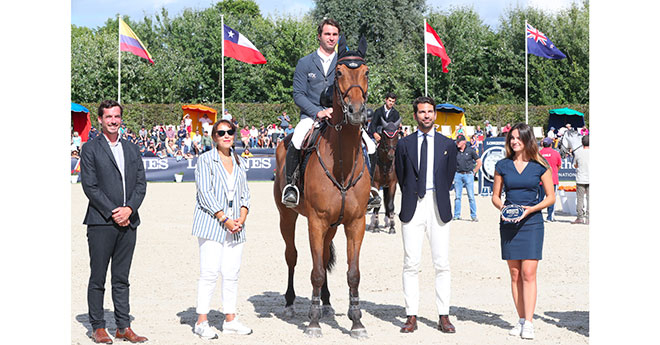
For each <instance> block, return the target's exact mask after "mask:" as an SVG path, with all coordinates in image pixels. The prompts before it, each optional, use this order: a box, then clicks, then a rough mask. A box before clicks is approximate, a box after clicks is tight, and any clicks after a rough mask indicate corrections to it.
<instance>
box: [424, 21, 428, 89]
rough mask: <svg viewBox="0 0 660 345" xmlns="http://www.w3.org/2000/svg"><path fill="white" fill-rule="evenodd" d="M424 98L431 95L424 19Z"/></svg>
mask: <svg viewBox="0 0 660 345" xmlns="http://www.w3.org/2000/svg"><path fill="white" fill-rule="evenodd" d="M423 35H424V96H428V95H429V81H428V71H427V68H428V65H427V61H426V59H427V56H426V55H427V54H428V51H427V47H426V18H424V34H423Z"/></svg>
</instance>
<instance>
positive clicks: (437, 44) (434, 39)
mask: <svg viewBox="0 0 660 345" xmlns="http://www.w3.org/2000/svg"><path fill="white" fill-rule="evenodd" d="M424 44H426V51H427V52H428V53H429V54H431V55H435V56H437V57H439V58H440V59H442V71H443V72H444V73H448V72H449V70H448V69H447V66H449V64H450V63H451V59H450V58H449V56H448V55H447V51H446V50H445V46H444V45H443V44H442V41H441V40H440V37H439V36H438V34H437V33H436V32H435V30H433V28H432V27H431V25H429V23H426V32H424Z"/></svg>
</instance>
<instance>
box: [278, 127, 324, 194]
mask: <svg viewBox="0 0 660 345" xmlns="http://www.w3.org/2000/svg"><path fill="white" fill-rule="evenodd" d="M327 127H328V125H327V123H326V122H325V121H323V122H318V121H317V122H314V126H313V127H312V129H310V130H309V131H308V132H307V134H305V138H304V139H303V142H302V145H301V147H300V158H301V159H300V164H299V165H298V167H297V168H296V170H295V171H294V172H293V184H294V185H296V186H297V187H298V190H299V191H300V195H301V196H302V194H303V190H304V187H305V183H304V182H305V181H304V180H305V178H304V177H305V168H306V167H307V161H309V157H310V156H311V155H312V153H313V152H314V151H315V150H316V148H317V147H318V141H319V139H320V137H321V133H323V132H324V131H325V129H326V128H327ZM292 137H293V134H289V135H287V136H286V137H285V138H284V139H283V140H284V147H286V148H288V147H289V143H290V142H291V138H292Z"/></svg>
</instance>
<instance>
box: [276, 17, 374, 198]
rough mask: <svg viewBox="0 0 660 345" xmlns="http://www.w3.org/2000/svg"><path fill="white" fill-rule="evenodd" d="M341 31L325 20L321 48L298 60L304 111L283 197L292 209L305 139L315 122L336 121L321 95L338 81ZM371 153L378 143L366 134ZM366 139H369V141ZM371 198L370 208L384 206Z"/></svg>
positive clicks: (296, 90) (296, 86) (297, 85)
mask: <svg viewBox="0 0 660 345" xmlns="http://www.w3.org/2000/svg"><path fill="white" fill-rule="evenodd" d="M340 33H341V27H340V26H339V23H338V22H337V21H336V20H334V19H330V18H328V19H324V20H323V21H322V22H321V23H320V24H319V26H318V28H317V34H318V36H317V39H318V40H319V48H318V49H317V50H316V51H314V52H312V53H310V54H309V55H307V56H304V57H302V58H301V59H300V60H298V64H297V65H296V70H295V72H294V73H293V101H294V102H295V103H296V105H297V106H298V107H299V108H300V122H298V124H297V125H296V127H295V130H294V132H293V136H292V138H291V143H290V144H289V146H288V148H287V152H286V161H285V167H286V168H285V169H286V183H287V184H286V186H284V191H283V193H282V203H283V204H284V205H285V206H286V207H289V208H292V207H296V206H297V205H298V201H299V198H300V195H299V191H298V189H297V188H296V187H295V183H294V182H293V173H294V171H295V170H296V168H297V167H298V164H299V163H300V149H301V147H302V143H303V140H304V139H305V135H306V134H307V132H309V130H310V129H312V126H313V125H314V120H315V119H316V120H319V121H321V120H324V119H326V118H328V119H329V118H332V108H323V107H322V106H321V93H322V92H323V91H324V90H325V89H327V88H328V87H329V86H332V85H333V84H334V81H335V69H336V67H337V53H336V52H335V46H336V45H337V42H338V41H339V34H340ZM362 137H363V138H364V139H365V143H366V145H367V151H368V152H369V153H373V152H375V151H376V145H375V143H374V142H373V141H372V140H371V139H370V138H369V137H368V136H366V133H365V132H364V131H362ZM365 137H366V138H365ZM373 194H374V193H373V190H372V196H371V197H370V198H369V205H374V204H375V205H380V197H379V196H378V192H377V191H376V193H375V197H374V196H373Z"/></svg>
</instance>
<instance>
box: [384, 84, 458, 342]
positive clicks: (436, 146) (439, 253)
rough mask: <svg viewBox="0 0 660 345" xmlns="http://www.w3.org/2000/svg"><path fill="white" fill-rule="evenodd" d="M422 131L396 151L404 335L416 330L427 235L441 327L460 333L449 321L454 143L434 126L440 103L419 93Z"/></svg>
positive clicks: (416, 109) (415, 105) (418, 118)
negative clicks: (404, 304) (423, 250)
mask: <svg viewBox="0 0 660 345" xmlns="http://www.w3.org/2000/svg"><path fill="white" fill-rule="evenodd" d="M413 111H414V118H415V120H416V121H417V124H418V127H417V132H415V133H412V134H411V135H408V136H406V137H404V138H403V139H401V140H399V143H398V144H397V147H396V154H395V160H394V161H395V169H396V176H397V178H398V180H399V186H400V187H401V212H400V213H399V219H400V220H401V224H402V229H401V232H402V235H403V251H404V259H403V295H404V299H405V303H406V315H407V320H406V323H405V325H404V326H403V328H401V332H402V333H411V332H414V331H415V330H416V329H417V311H418V310H419V280H418V272H419V263H420V260H421V255H422V244H423V241H424V236H425V235H426V236H427V237H428V239H429V242H430V244H431V256H432V259H433V266H434V268H435V292H436V293H435V296H436V298H435V299H436V301H435V302H436V307H437V310H438V314H440V321H439V322H438V329H440V330H441V331H442V332H445V333H455V332H456V330H455V328H454V326H453V325H452V324H451V322H449V296H450V283H451V277H450V271H449V222H450V221H451V219H452V212H451V204H450V201H449V187H450V186H451V183H452V181H453V180H454V173H455V172H456V154H457V149H456V145H455V144H454V141H453V140H451V139H449V138H447V137H445V136H443V135H442V134H440V133H438V132H436V131H435V130H434V126H433V125H434V122H435V118H436V113H435V101H434V100H433V99H432V98H430V97H418V98H417V99H415V101H414V102H413Z"/></svg>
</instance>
